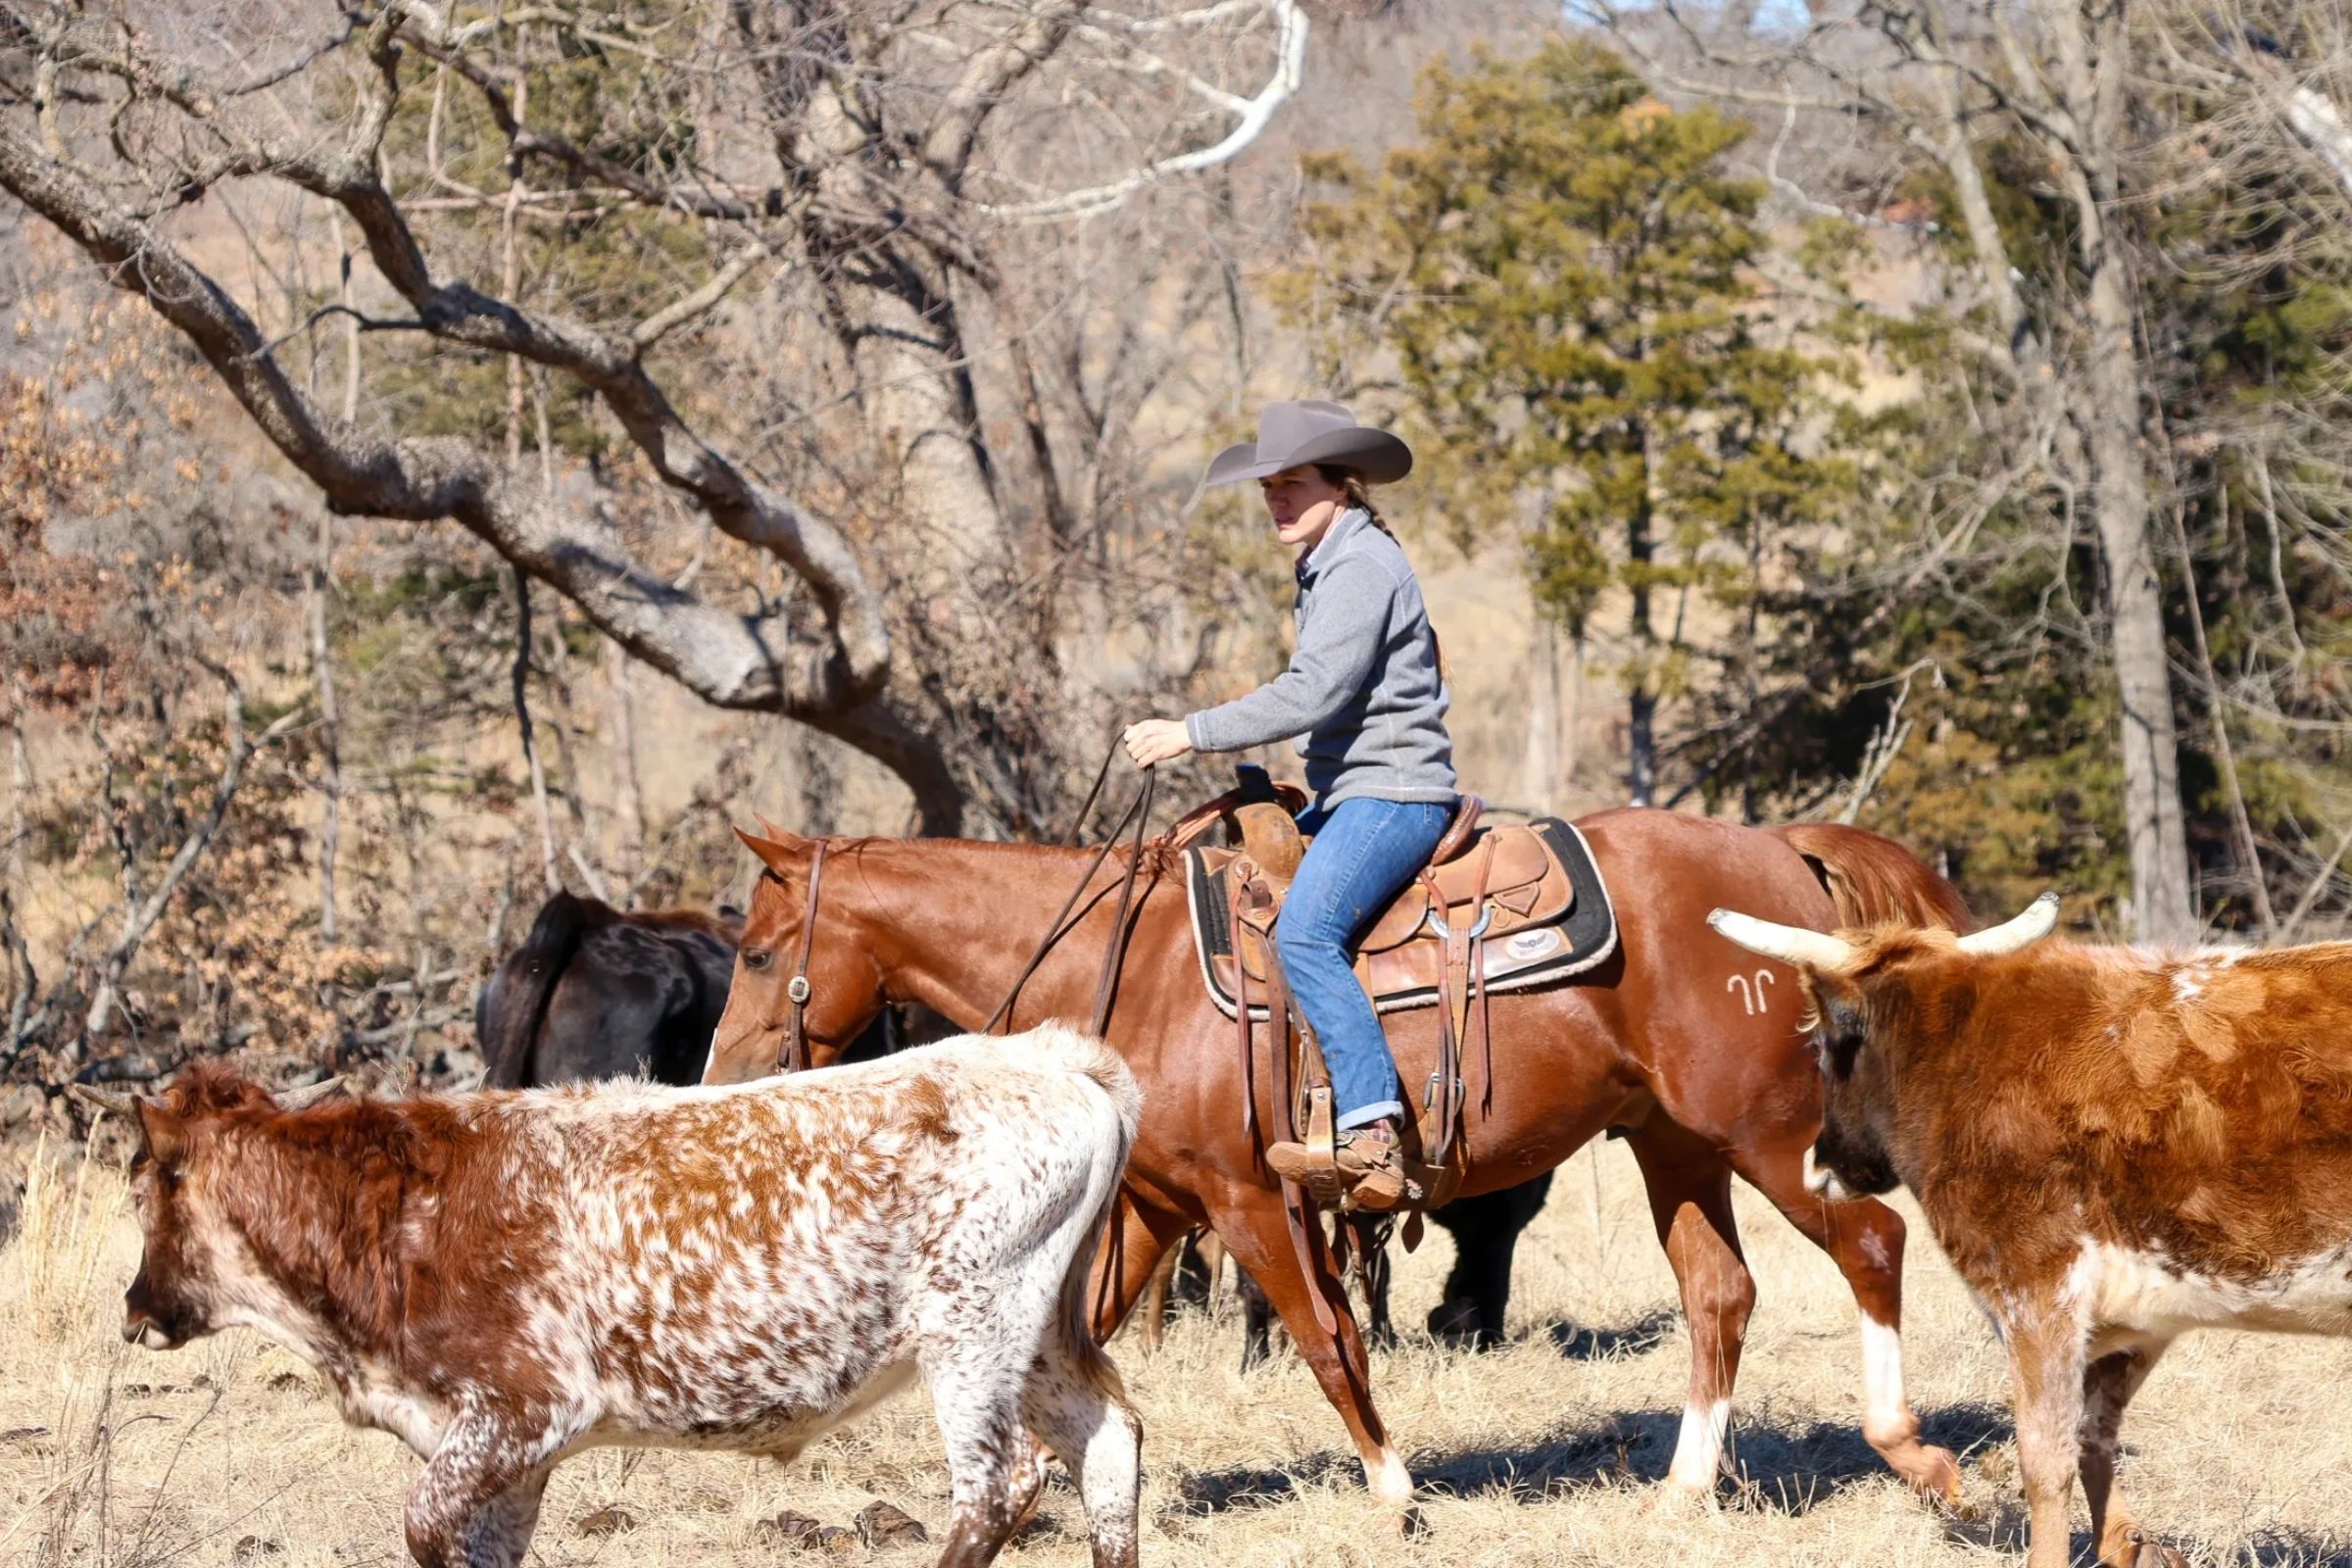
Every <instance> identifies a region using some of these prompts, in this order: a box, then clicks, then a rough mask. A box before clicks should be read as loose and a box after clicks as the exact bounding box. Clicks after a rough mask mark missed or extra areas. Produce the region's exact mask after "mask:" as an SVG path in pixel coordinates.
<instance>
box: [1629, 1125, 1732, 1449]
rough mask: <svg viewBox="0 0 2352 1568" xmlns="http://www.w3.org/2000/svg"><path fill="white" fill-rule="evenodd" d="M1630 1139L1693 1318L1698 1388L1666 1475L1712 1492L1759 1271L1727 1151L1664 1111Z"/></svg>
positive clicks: (1694, 1384) (1693, 1370)
mask: <svg viewBox="0 0 2352 1568" xmlns="http://www.w3.org/2000/svg"><path fill="white" fill-rule="evenodd" d="M1627 1142H1628V1143H1629V1144H1631V1145H1632V1146H1633V1151H1634V1158H1635V1159H1636V1160H1637V1161H1638V1162H1639V1163H1640V1164H1641V1166H1642V1184H1643V1186H1644V1187H1645V1188H1646V1189H1647V1190H1648V1194H1649V1213H1650V1218H1651V1220H1652V1221H1653V1222H1654V1223H1655V1224H1656V1226H1657V1229H1658V1241H1659V1242H1660V1243H1661V1244H1662V1245H1663V1246H1664V1247H1665V1249H1666V1260H1667V1262H1669V1263H1671V1264H1672V1265H1673V1266H1674V1280H1675V1283H1676V1284H1677V1285H1678V1286H1680V1287H1681V1288H1682V1297H1683V1316H1684V1318H1685V1320H1687V1321H1688V1322H1689V1323H1690V1325H1691V1395H1690V1398H1689V1400H1688V1401H1687V1402H1686V1403H1685V1404H1684V1406H1683V1430H1682V1435H1681V1436H1680V1437H1679V1438H1678V1439H1677V1440H1676V1442H1675V1446H1674V1462H1673V1464H1672V1465H1671V1466H1670V1467H1669V1468H1668V1469H1667V1472H1666V1481H1667V1484H1668V1485H1669V1486H1674V1487H1680V1488H1682V1489H1684V1490H1686V1491H1688V1492H1692V1493H1696V1494H1699V1495H1708V1494H1711V1493H1712V1492H1713V1491H1714V1490H1715V1478H1716V1477H1717V1476H1718V1475H1720V1474H1722V1473H1723V1461H1724V1453H1723V1444H1724V1437H1725V1434H1726V1433H1728V1432H1729V1431H1730V1430H1731V1419H1732V1385H1733V1383H1734V1382H1735V1381H1736V1380H1737V1379H1738V1377H1739V1375H1740V1346H1741V1344H1742V1343H1743V1341H1744V1340H1745V1338H1746V1334H1747V1314H1748V1313H1749V1312H1750V1311H1751V1310H1753V1309H1754V1307H1755V1304H1756V1282H1755V1277H1754V1276H1753V1275H1751V1274H1749V1273H1748V1271H1747V1260H1746V1259H1745V1258H1744V1257H1743V1256H1741V1255H1740V1232H1739V1228H1738V1225H1737V1224H1736V1223H1735V1221H1734V1220H1733V1217H1732V1171H1731V1167H1730V1166H1729V1165H1728V1164H1726V1163H1725V1162H1724V1160H1723V1157H1722V1156H1721V1155H1720V1154H1718V1153H1717V1152H1715V1150H1714V1149H1713V1148H1711V1147H1710V1146H1708V1145H1707V1144H1705V1143H1702V1142H1701V1141H1699V1140H1698V1139H1696V1138H1694V1137H1692V1136H1691V1134H1689V1133H1688V1132H1685V1131H1684V1130H1683V1129H1682V1128H1680V1127H1677V1126H1675V1125H1674V1124H1673V1123H1671V1122H1667V1121H1664V1120H1663V1118H1661V1119H1659V1120H1657V1121H1653V1122H1652V1123H1651V1124H1650V1125H1649V1126H1648V1127H1645V1128H1643V1129H1642V1131H1640V1132H1637V1133H1635V1134H1634V1135H1632V1137H1630V1138H1629V1139H1628V1140H1627Z"/></svg>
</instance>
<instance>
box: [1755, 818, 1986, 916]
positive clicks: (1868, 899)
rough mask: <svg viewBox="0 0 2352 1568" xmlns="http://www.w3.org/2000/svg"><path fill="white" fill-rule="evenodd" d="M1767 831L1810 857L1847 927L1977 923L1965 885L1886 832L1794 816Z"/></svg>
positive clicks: (1808, 859) (1807, 861)
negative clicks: (1963, 895) (1958, 884)
mask: <svg viewBox="0 0 2352 1568" xmlns="http://www.w3.org/2000/svg"><path fill="white" fill-rule="evenodd" d="M1765 831H1767V832H1769V833H1772V834H1774V835H1775V836H1777V837H1778V838H1779V839H1780V840H1781V841H1782V842H1783V843H1785V844H1787V845H1788V846H1789V848H1790V849H1792V850H1794V851H1795V852H1796V853H1797V854H1799V855H1801V856H1803V857H1804V858H1805V863H1806V864H1807V865H1809V866H1811V867H1812V868H1813V874H1814V875H1815V876H1816V877H1818V878H1820V880H1821V885H1822V887H1823V888H1824V889H1825V890H1826V891H1827V892H1828V893H1829V895H1830V902H1831V903H1833V904H1835V905H1836V906H1837V907H1838V925H1840V926H1842V927H1846V928H1849V929H1850V928H1855V927H1861V926H1872V925H1879V924H1882V923H1885V922H1895V923H1900V924H1904V925H1916V926H1937V925H1939V926H1943V927H1945V928H1947V929H1949V930H1953V931H1963V932H1965V931H1972V930H1974V929H1976V923H1977V921H1976V916H1975V915H1974V914H1972V913H1970V911H1969V907H1968V903H1967V901H1966V900H1964V899H1962V898H1961V897H1960V890H1959V889H1958V888H1956V887H1954V886H1952V884H1951V883H1950V882H1949V881H1947V880H1945V879H1944V878H1943V877H1941V876H1938V875H1937V874H1936V872H1935V871H1933V870H1931V869H1930V868H1929V867H1928V866H1927V865H1925V864H1923V863H1922V862H1921V861H1920V859H1919V858H1918V857H1916V856H1914V855H1913V854H1912V853H1911V852H1910V851H1909V850H1906V849H1904V848H1903V847H1902V846H1901V845H1900V844H1897V843H1896V842H1895V841H1894V840H1892V839H1890V838H1887V837H1886V836H1885V835H1883V834H1879V833H1873V832H1871V831H1869V830H1868V829H1867V828H1859V827H1847V826H1844V825H1843V824H1841V823H1837V822H1789V823H1786V824H1784V825H1782V826H1779V827H1774V828H1767V829H1766V830H1765Z"/></svg>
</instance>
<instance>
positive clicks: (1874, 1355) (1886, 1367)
mask: <svg viewBox="0 0 2352 1568" xmlns="http://www.w3.org/2000/svg"><path fill="white" fill-rule="evenodd" d="M1862 1408H1863V1415H1862V1434H1863V1436H1865V1437H1867V1438H1869V1439H1870V1440H1871V1441H1872V1442H1873V1443H1878V1442H1884V1441H1887V1440H1890V1439H1893V1438H1898V1437H1910V1436H1913V1435H1914V1434H1913V1431H1912V1421H1911V1404H1910V1401H1909V1400H1908V1399H1906V1398H1904V1397H1903V1336H1902V1334H1901V1332H1900V1331H1899V1330H1897V1329H1896V1328H1895V1327H1894V1325H1893V1324H1891V1323H1881V1322H1880V1321H1878V1319H1876V1318H1874V1317H1872V1316H1870V1314H1868V1313H1867V1312H1866V1313H1864V1314H1863V1316H1862Z"/></svg>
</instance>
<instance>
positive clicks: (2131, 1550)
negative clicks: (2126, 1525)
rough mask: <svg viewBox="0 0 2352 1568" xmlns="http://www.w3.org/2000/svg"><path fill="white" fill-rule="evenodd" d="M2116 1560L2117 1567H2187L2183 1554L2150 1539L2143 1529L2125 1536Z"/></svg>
mask: <svg viewBox="0 0 2352 1568" xmlns="http://www.w3.org/2000/svg"><path fill="white" fill-rule="evenodd" d="M2118 1562H2119V1568H2188V1558H2187V1557H2186V1556H2185V1555H2183V1554H2182V1553H2180V1552H2178V1551H2175V1550H2174V1549H2173V1548H2172V1547H2170V1546H2168V1545H2165V1544H2163V1543H2162V1542H2157V1541H2150V1540H2149V1539H2148V1538H2147V1535H2146V1533H2145V1532H2144V1531H2138V1530H2134V1531H2132V1532H2131V1534H2130V1535H2129V1536H2127V1537H2126V1538H2125V1545H2124V1549H2123V1551H2122V1552H2121V1553H2119V1554H2118Z"/></svg>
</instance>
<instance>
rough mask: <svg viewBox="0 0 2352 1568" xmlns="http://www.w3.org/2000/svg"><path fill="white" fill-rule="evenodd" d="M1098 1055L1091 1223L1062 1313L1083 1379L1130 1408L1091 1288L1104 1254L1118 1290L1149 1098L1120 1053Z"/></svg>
mask: <svg viewBox="0 0 2352 1568" xmlns="http://www.w3.org/2000/svg"><path fill="white" fill-rule="evenodd" d="M1087 1044H1088V1046H1090V1047H1091V1048H1092V1049H1091V1050H1090V1051H1089V1052H1088V1053H1087V1054H1086V1058H1085V1060H1084V1061H1083V1062H1082V1064H1081V1066H1080V1070H1081V1071H1082V1072H1083V1073H1084V1075H1085V1076H1086V1077H1087V1078H1088V1079H1089V1080H1091V1081H1092V1082H1093V1084H1094V1085H1095V1087H1096V1088H1097V1089H1098V1090H1100V1091H1101V1101H1102V1112H1103V1113H1104V1114H1103V1116H1102V1122H1101V1123H1100V1124H1099V1128H1098V1130H1099V1133H1100V1134H1101V1135H1102V1136H1101V1137H1100V1138H1099V1141H1098V1143H1097V1146H1096V1155H1095V1161H1094V1166H1093V1169H1092V1171H1091V1172H1090V1174H1089V1177H1088V1185H1087V1203H1088V1207H1089V1209H1090V1210H1091V1212H1090V1213H1089V1215H1088V1218H1087V1224H1086V1233H1085V1234H1086V1240H1085V1242H1084V1243H1083V1244H1082V1245H1081V1246H1080V1247H1079V1249H1078V1252H1077V1255H1076V1256H1075V1257H1073V1258H1071V1259H1070V1268H1069V1272H1068V1273H1067V1274H1065V1275H1064V1276H1062V1282H1061V1311H1062V1316H1063V1318H1064V1320H1065V1321H1066V1324H1067V1333H1068V1343H1069V1345H1070V1347H1071V1349H1072V1351H1073V1353H1074V1354H1075V1355H1076V1357H1077V1361H1078V1366H1079V1370H1080V1373H1081V1375H1082V1376H1084V1377H1085V1378H1086V1379H1087V1380H1088V1381H1090V1382H1091V1383H1093V1384H1094V1385H1095V1387H1096V1388H1098V1389H1100V1390H1101V1391H1102V1392H1103V1394H1104V1395H1105V1396H1107V1397H1110V1398H1112V1399H1114V1400H1117V1401H1119V1402H1120V1403H1122V1404H1123V1403H1125V1402H1126V1398H1127V1388H1126V1384H1125V1383H1124V1382H1123V1381H1122V1380H1121V1379H1120V1377H1119V1369H1118V1368H1117V1366H1115V1365H1113V1364H1112V1362H1111V1359H1110V1357H1109V1356H1107V1355H1105V1354H1103V1348H1102V1346H1101V1344H1100V1343H1098V1342H1097V1341H1096V1339H1095V1299H1094V1293H1093V1291H1092V1290H1091V1289H1090V1288H1089V1287H1090V1285H1091V1282H1092V1279H1093V1275H1094V1270H1095V1257H1096V1254H1097V1253H1098V1252H1100V1253H1103V1254H1104V1256H1105V1263H1106V1266H1107V1268H1108V1270H1109V1273H1108V1274H1107V1275H1106V1276H1105V1278H1104V1282H1103V1283H1104V1284H1105V1286H1107V1287H1108V1288H1109V1289H1111V1290H1114V1291H1115V1290H1116V1289H1117V1281H1116V1278H1115V1276H1116V1274H1117V1273H1118V1272H1119V1271H1120V1269H1121V1267H1122V1264H1123V1261H1124V1260H1123V1259H1122V1258H1121V1257H1120V1255H1119V1254H1120V1250H1121V1245H1122V1244H1121V1236H1122V1232H1121V1228H1120V1224H1119V1194H1120V1192H1121V1190H1122V1185H1123V1182H1124V1180H1125V1177H1126V1174H1127V1156H1128V1154H1129V1152H1131V1151H1132V1150H1133V1149H1134V1147H1135V1131H1136V1127H1137V1125H1138V1123H1139V1122H1140V1120H1141V1117H1142V1110H1143V1097H1142V1095H1141V1094H1140V1093H1139V1091H1138V1090H1137V1088H1136V1082H1135V1075H1134V1073H1132V1072H1130V1071H1129V1070H1128V1067H1127V1063H1126V1062H1125V1061H1124V1060H1123V1059H1121V1057H1120V1056H1119V1054H1118V1053H1116V1052H1114V1051H1112V1050H1111V1049H1110V1048H1109V1047H1108V1046H1106V1045H1103V1043H1101V1042H1100V1041H1092V1040H1090V1041H1088V1042H1087Z"/></svg>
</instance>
